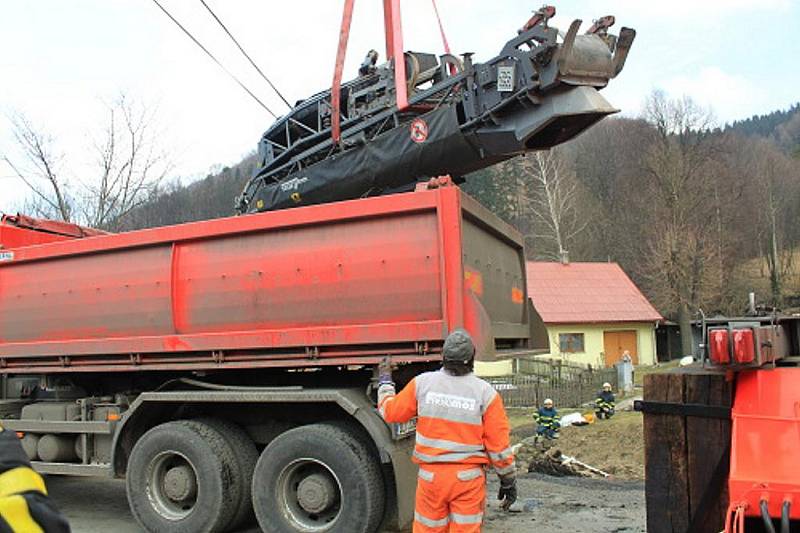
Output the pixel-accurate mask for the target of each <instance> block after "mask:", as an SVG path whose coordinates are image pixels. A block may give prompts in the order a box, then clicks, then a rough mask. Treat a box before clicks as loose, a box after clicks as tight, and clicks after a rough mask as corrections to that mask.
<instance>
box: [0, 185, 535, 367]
mask: <svg viewBox="0 0 800 533" xmlns="http://www.w3.org/2000/svg"><path fill="white" fill-rule="evenodd" d="M525 287H526V283H525V268H524V257H523V251H522V239H521V237H520V235H518V233H517V232H516V231H514V230H513V229H512V228H511V227H510V226H508V225H506V224H504V223H503V222H501V221H500V220H499V219H498V218H497V217H495V216H494V215H492V214H491V213H489V212H488V211H486V210H485V209H484V208H482V207H481V206H480V205H479V204H477V202H475V201H474V200H472V199H471V198H469V197H468V196H466V195H464V194H463V193H461V191H460V190H459V189H458V188H455V187H446V188H442V189H438V190H432V191H420V192H413V193H406V194H397V195H391V196H383V197H377V198H370V199H362V200H354V201H348V202H339V203H332V204H325V205H318V206H310V207H304V208H297V209H290V210H285V211H277V212H271V213H263V214H256V215H247V216H241V217H233V218H226V219H219V220H212V221H204V222H197V223H191V224H184V225H179V226H169V227H163V228H157V229H151V230H143V231H135V232H129V233H122V234H117V235H106V236H97V237H91V238H84V239H76V240H70V241H65V242H57V243H53V244H46V245H41V246H30V247H23V248H17V249H15V250H14V253H13V257H12V258H11V259H10V260H8V259H7V260H6V261H3V262H0V372H17V373H19V372H34V371H36V372H43V371H47V372H57V371H64V372H74V371H105V370H142V369H177V368H183V369H186V368H191V369H206V368H243V367H259V366H262V367H263V366H284V367H286V366H305V365H314V366H317V365H321V364H330V365H334V364H337V365H340V364H351V363H362V362H374V361H377V360H378V359H379V358H380V357H382V356H383V355H384V354H387V353H388V354H394V355H395V357H396V359H397V360H399V361H403V360H405V361H409V362H411V361H420V360H435V359H437V358H438V357H439V355H438V351H439V349H440V346H441V343H442V340H443V339H444V337H445V336H446V334H447V332H448V331H449V330H451V329H452V328H455V327H459V326H466V327H467V328H468V329H470V330H471V332H472V333H473V334H474V335H475V336H476V338H477V340H478V343H479V344H480V345H481V347H480V355H481V357H484V358H489V359H490V360H491V358H492V354H493V351H494V350H495V349H520V348H523V347H525V346H527V343H528V339H529V337H530V322H531V311H530V310H529V307H528V304H527V301H528V299H527V293H526V289H525Z"/></svg>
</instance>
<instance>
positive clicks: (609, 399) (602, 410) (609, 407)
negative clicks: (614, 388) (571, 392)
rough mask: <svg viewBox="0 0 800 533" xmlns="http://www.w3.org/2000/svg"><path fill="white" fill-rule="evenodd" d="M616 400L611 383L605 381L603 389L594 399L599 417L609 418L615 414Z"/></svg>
mask: <svg viewBox="0 0 800 533" xmlns="http://www.w3.org/2000/svg"><path fill="white" fill-rule="evenodd" d="M614 401H615V398H614V393H613V392H611V383H607V382H606V383H603V390H601V391H600V392H599V393H598V394H597V399H596V400H595V401H594V406H595V407H594V410H595V414H596V415H597V418H598V419H601V418H605V419H609V418H611V417H612V416H614Z"/></svg>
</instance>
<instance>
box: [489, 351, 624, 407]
mask: <svg viewBox="0 0 800 533" xmlns="http://www.w3.org/2000/svg"><path fill="white" fill-rule="evenodd" d="M517 368H518V373H517V374H515V375H513V376H507V377H497V378H489V379H488V381H489V383H491V384H492V386H493V387H494V388H495V390H497V392H499V393H500V396H501V397H502V398H503V403H504V404H505V405H506V407H536V406H541V405H542V402H544V400H545V398H551V399H552V400H553V401H554V402H555V404H556V407H557V408H558V407H579V406H580V405H582V404H585V403H587V402H591V401H593V400H594V399H595V397H596V396H597V393H598V392H599V391H600V389H602V387H603V383H604V382H609V383H611V386H612V387H614V389H615V390H616V388H617V371H616V369H615V368H603V369H593V368H592V367H584V366H580V365H575V364H570V363H564V362H563V361H558V360H525V359H521V360H519V361H518V367H517Z"/></svg>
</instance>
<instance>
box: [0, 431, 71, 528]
mask: <svg viewBox="0 0 800 533" xmlns="http://www.w3.org/2000/svg"><path fill="white" fill-rule="evenodd" d="M69 531H70V528H69V523H67V520H66V519H65V518H64V517H63V516H62V515H61V513H59V512H58V509H56V507H55V505H54V504H53V502H52V501H51V500H50V498H48V497H47V488H46V487H45V485H44V480H43V479H42V476H40V475H39V474H37V473H36V472H34V471H33V469H31V465H30V463H29V462H28V458H27V456H26V455H25V452H24V451H23V450H22V445H21V444H20V442H19V439H18V438H17V435H16V433H14V432H13V431H7V430H4V429H3V427H2V426H0V533H41V532H43V533H69Z"/></svg>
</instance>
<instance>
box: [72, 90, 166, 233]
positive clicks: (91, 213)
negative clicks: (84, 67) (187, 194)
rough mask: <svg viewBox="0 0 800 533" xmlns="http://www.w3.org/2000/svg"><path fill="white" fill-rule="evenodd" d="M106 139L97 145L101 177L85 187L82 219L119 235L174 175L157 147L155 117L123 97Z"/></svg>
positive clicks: (114, 110) (111, 114) (112, 108)
mask: <svg viewBox="0 0 800 533" xmlns="http://www.w3.org/2000/svg"><path fill="white" fill-rule="evenodd" d="M107 120H108V122H107V124H106V128H105V131H104V132H103V137H102V138H101V139H100V141H99V142H95V144H94V149H95V153H96V163H97V167H98V168H99V170H100V172H99V176H98V178H97V179H95V180H94V181H92V182H88V183H85V184H84V191H85V198H84V202H83V205H82V208H83V209H82V210H83V218H84V220H86V222H87V223H88V224H89V225H91V226H94V227H98V228H106V229H116V226H119V225H120V224H121V222H122V221H123V219H124V218H125V217H126V216H127V215H128V214H129V213H130V212H131V211H132V210H133V209H135V208H137V207H139V206H141V205H142V203H144V202H145V201H146V200H147V199H148V198H149V197H150V193H151V192H152V191H153V190H155V188H156V186H157V185H158V184H159V183H160V182H161V181H162V180H163V179H164V177H165V176H166V175H167V173H168V172H169V171H170V170H171V169H172V165H171V163H170V161H169V159H168V157H167V156H166V154H165V153H164V152H163V151H161V150H160V148H159V145H158V140H159V138H158V137H159V132H158V131H157V129H156V126H155V112H154V110H150V109H148V108H146V107H145V106H143V105H140V104H136V103H133V102H131V101H130V99H128V98H127V97H126V96H125V95H121V96H120V97H119V98H118V99H117V100H116V101H115V102H114V103H113V104H112V105H110V106H108V117H107Z"/></svg>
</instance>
